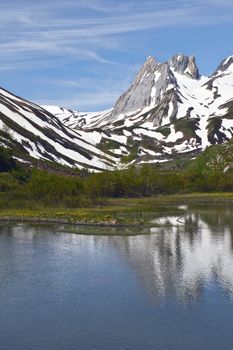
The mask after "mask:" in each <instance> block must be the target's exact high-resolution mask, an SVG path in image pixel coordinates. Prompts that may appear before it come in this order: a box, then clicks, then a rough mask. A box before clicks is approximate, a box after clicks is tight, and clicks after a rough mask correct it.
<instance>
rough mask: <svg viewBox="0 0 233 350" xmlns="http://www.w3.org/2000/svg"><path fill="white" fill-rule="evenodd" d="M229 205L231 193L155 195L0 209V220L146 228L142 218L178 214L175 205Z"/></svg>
mask: <svg viewBox="0 0 233 350" xmlns="http://www.w3.org/2000/svg"><path fill="white" fill-rule="evenodd" d="M231 202H232V203H233V193H195V194H184V195H181V194H177V195H159V196H156V197H147V198H119V199H109V200H108V201H107V202H106V204H105V205H103V206H97V207H94V208H93V207H92V208H77V209H73V208H72V209H69V208H60V207H59V208H39V209H35V210H29V209H17V208H15V209H14V208H13V209H12V208H10V209H1V210H0V220H16V221H17V220H20V221H42V222H63V223H73V224H92V225H97V224H98V225H112V226H114V225H139V224H140V225H142V224H148V222H149V221H147V216H146V214H149V213H153V214H155V215H156V216H160V215H163V214H171V213H176V214H179V213H182V210H183V209H179V205H181V204H187V205H196V204H208V205H212V204H215V205H216V204H219V203H231Z"/></svg>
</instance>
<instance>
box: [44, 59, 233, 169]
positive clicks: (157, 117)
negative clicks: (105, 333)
mask: <svg viewBox="0 0 233 350" xmlns="http://www.w3.org/2000/svg"><path fill="white" fill-rule="evenodd" d="M44 107H45V108H46V109H48V110H49V111H50V112H52V113H55V115H57V117H59V119H60V120H61V121H63V123H64V124H65V125H66V126H68V127H71V128H72V129H74V130H79V131H80V130H82V131H85V132H86V133H87V135H89V136H90V135H92V136H93V138H94V139H95V145H96V147H98V148H100V149H102V150H104V151H105V152H111V153H112V154H114V155H115V156H117V157H118V158H119V159H121V160H122V161H123V162H126V163H128V162H136V163H143V162H158V161H160V162H161V161H166V160H170V159H174V158H176V157H180V156H182V157H183V156H184V155H187V156H195V155H196V154H198V153H199V152H201V151H202V150H204V149H205V148H206V147H207V146H209V145H211V144H216V143H223V142H225V141H227V140H229V139H231V138H232V133H233V56H230V57H228V58H227V59H225V60H224V61H222V63H221V64H220V65H219V67H218V68H217V70H216V71H215V72H214V73H213V74H212V75H211V76H210V77H205V76H201V75H200V73H199V70H198V68H197V65H196V61H195V57H194V56H191V57H188V56H185V55H181V54H178V55H175V56H174V57H172V58H171V59H170V60H168V61H167V62H165V63H158V62H157V61H156V60H155V59H154V58H153V57H148V59H147V60H146V62H145V63H144V64H143V66H142V67H141V69H140V70H139V72H138V74H137V75H136V77H135V79H134V81H133V83H132V85H131V86H130V88H129V89H128V90H127V91H126V92H124V93H123V94H122V95H121V96H120V97H119V99H118V100H117V101H116V104H115V106H114V107H113V108H112V109H110V110H108V111H104V112H97V113H80V112H76V111H67V110H63V109H59V108H58V109H57V110H54V107H51V106H44ZM56 108H57V107H56Z"/></svg>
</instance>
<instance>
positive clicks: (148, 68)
mask: <svg viewBox="0 0 233 350" xmlns="http://www.w3.org/2000/svg"><path fill="white" fill-rule="evenodd" d="M158 66H159V63H158V62H157V61H156V59H155V58H154V57H152V56H148V57H147V59H146V61H145V62H144V64H143V65H142V66H141V68H140V70H139V71H138V73H137V75H136V77H135V79H134V81H133V84H137V83H139V82H140V81H142V79H143V78H144V77H146V76H147V75H149V74H151V73H154V71H155V70H157V68H158Z"/></svg>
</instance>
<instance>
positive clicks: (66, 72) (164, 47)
mask: <svg viewBox="0 0 233 350" xmlns="http://www.w3.org/2000/svg"><path fill="white" fill-rule="evenodd" d="M0 8H1V12H0V30H1V36H0V52H1V54H0V86H2V87H4V88H6V89H8V90H10V91H12V92H14V93H16V94H18V95H20V96H23V97H25V98H27V99H30V100H32V101H34V102H37V103H40V104H55V105H60V106H64V107H68V108H75V109H78V110H83V111H88V110H89V111H95V110H102V109H105V108H108V107H111V106H112V105H113V104H114V103H115V101H116V99H117V97H118V96H119V94H120V93H122V92H123V91H124V90H125V89H126V88H127V87H128V86H129V84H130V82H131V81H132V79H133V77H134V74H135V73H136V71H137V70H138V69H139V67H140V66H141V64H143V62H144V60H145V59H146V57H147V56H149V55H150V56H154V57H155V58H156V59H157V60H158V61H159V62H163V61H166V60H167V59H168V58H170V57H171V56H173V55H174V54H176V53H178V52H181V53H184V54H187V55H192V54H195V56H196V58H197V63H198V65H199V68H200V71H201V73H202V74H206V75H209V74H211V72H212V71H213V70H215V68H216V67H217V65H218V64H219V63H220V61H221V60H222V59H224V58H225V57H227V56H229V55H232V54H233V47H232V37H233V0H189V1H188V0H144V1H139V0H39V1H34V0H10V1H8V2H7V1H5V0H4V1H3V0H0Z"/></svg>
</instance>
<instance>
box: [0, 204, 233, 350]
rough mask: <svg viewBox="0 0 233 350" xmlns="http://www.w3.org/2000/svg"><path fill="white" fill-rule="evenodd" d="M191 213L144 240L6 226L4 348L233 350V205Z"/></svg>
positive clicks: (1, 298) (1, 296)
mask: <svg viewBox="0 0 233 350" xmlns="http://www.w3.org/2000/svg"><path fill="white" fill-rule="evenodd" d="M183 209H184V215H183V217H182V218H179V216H175V215H173V216H163V217H160V218H158V217H155V218H154V219H153V220H152V222H153V223H154V227H151V228H146V229H142V232H141V233H144V234H141V235H134V236H126V235H121V233H125V232H124V229H123V228H121V229H118V231H116V233H115V235H114V234H112V235H111V236H108V235H100V234H99V235H94V234H92V233H94V232H95V230H96V229H95V230H94V228H91V227H90V228H86V230H88V233H89V234H90V235H81V234H76V233H74V232H73V229H72V228H71V227H69V226H65V225H64V226H62V225H61V226H59V225H36V224H30V225H29V224H19V223H18V224H17V223H8V224H6V223H1V225H0V283H1V284H0V349H1V350H44V349H48V350H55V349H56V350H73V349H74V350H77V349H80V350H89V349H90V350H93V349H94V350H105V349H111V350H115V349H117V350H124V349H125V350H131V349H132V350H147V349H153V350H154V349H156V350H157V349H158V350H160V349H164V350H165V349H166V350H170V349H171V350H176V349H177V350H183V349H184V350H192V349H198V350H202V349H205V350H206V349H207V350H208V349H211V350H215V349H216V350H220V349H224V350H228V349H229V350H230V349H231V350H232V346H233V345H232V344H233V236H232V234H233V206H229V205H228V206H218V207H214V206H210V207H206V206H203V207H201V206H193V207H184V208H183ZM92 230H93V231H92ZM105 230H108V229H105ZM109 230H110V228H109ZM105 233H107V232H105ZM134 233H135V232H134ZM139 233H140V232H139Z"/></svg>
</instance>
